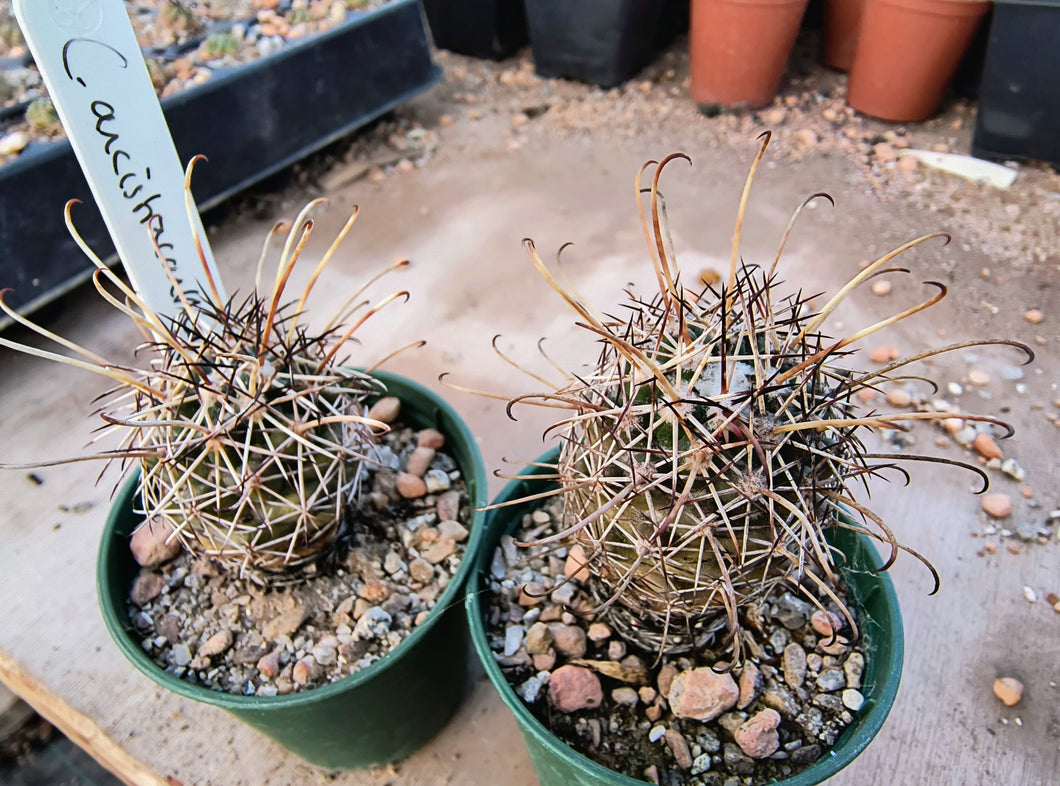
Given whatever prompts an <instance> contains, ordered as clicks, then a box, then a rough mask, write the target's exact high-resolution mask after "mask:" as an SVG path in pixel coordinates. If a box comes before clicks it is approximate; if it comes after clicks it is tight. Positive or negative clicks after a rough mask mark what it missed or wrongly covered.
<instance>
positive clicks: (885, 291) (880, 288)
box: [872, 279, 891, 297]
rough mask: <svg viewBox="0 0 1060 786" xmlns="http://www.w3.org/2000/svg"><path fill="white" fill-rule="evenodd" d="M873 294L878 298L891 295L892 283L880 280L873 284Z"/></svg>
mask: <svg viewBox="0 0 1060 786" xmlns="http://www.w3.org/2000/svg"><path fill="white" fill-rule="evenodd" d="M872 294H874V295H877V296H878V297H884V296H886V295H889V294H891V282H890V281H887V280H886V279H880V280H878V281H873V282H872Z"/></svg>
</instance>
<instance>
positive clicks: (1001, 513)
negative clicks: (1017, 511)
mask: <svg viewBox="0 0 1060 786" xmlns="http://www.w3.org/2000/svg"><path fill="white" fill-rule="evenodd" d="M981 504H982V507H983V510H984V511H986V514H987V515H988V516H991V517H992V518H995V519H1003V518H1005V517H1006V516H1008V515H1009V514H1011V513H1012V497H1010V496H1009V495H1008V494H984V495H983V499H982V503H981Z"/></svg>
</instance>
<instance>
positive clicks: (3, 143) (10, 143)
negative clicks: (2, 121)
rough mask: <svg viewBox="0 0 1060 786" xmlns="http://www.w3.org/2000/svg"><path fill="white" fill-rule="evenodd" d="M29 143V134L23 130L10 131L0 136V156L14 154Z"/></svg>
mask: <svg viewBox="0 0 1060 786" xmlns="http://www.w3.org/2000/svg"><path fill="white" fill-rule="evenodd" d="M28 144H29V134H27V133H26V132H25V131H12V132H11V133H10V134H7V135H5V136H3V137H0V156H13V155H16V154H18V153H20V152H22V150H23V149H24V148H25V147H26V145H28Z"/></svg>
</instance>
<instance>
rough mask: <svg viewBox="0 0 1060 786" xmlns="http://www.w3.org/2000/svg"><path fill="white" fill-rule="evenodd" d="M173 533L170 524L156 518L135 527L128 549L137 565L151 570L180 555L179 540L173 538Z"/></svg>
mask: <svg viewBox="0 0 1060 786" xmlns="http://www.w3.org/2000/svg"><path fill="white" fill-rule="evenodd" d="M173 532H174V530H173V525H172V524H170V523H169V522H167V521H163V520H161V519H158V518H154V519H151V520H150V521H148V522H144V523H143V524H141V525H140V526H139V527H137V528H136V530H135V531H134V532H133V534H132V537H130V538H129V548H130V550H131V551H132V555H133V558H134V559H135V560H136V562H137V564H139V565H142V566H143V567H147V568H153V567H155V566H157V565H161V564H163V563H165V562H169V561H170V560H171V559H173V558H174V557H176V556H177V555H178V554H180V552H181V545H180V540H178V539H177V538H175V537H173Z"/></svg>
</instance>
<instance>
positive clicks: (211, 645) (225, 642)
mask: <svg viewBox="0 0 1060 786" xmlns="http://www.w3.org/2000/svg"><path fill="white" fill-rule="evenodd" d="M233 638H234V637H233V636H232V631H230V630H228V629H227V628H222V629H221V630H219V631H217V632H216V633H215V634H213V635H212V636H210V638H208V639H207V640H206V641H204V642H203V643H202V646H201V647H199V652H198V654H199V656H200V657H203V658H212V657H213V656H214V655H220V654H221V653H222V652H224V651H225V650H227V649H228V648H229V647H231V646H232V640H233Z"/></svg>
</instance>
